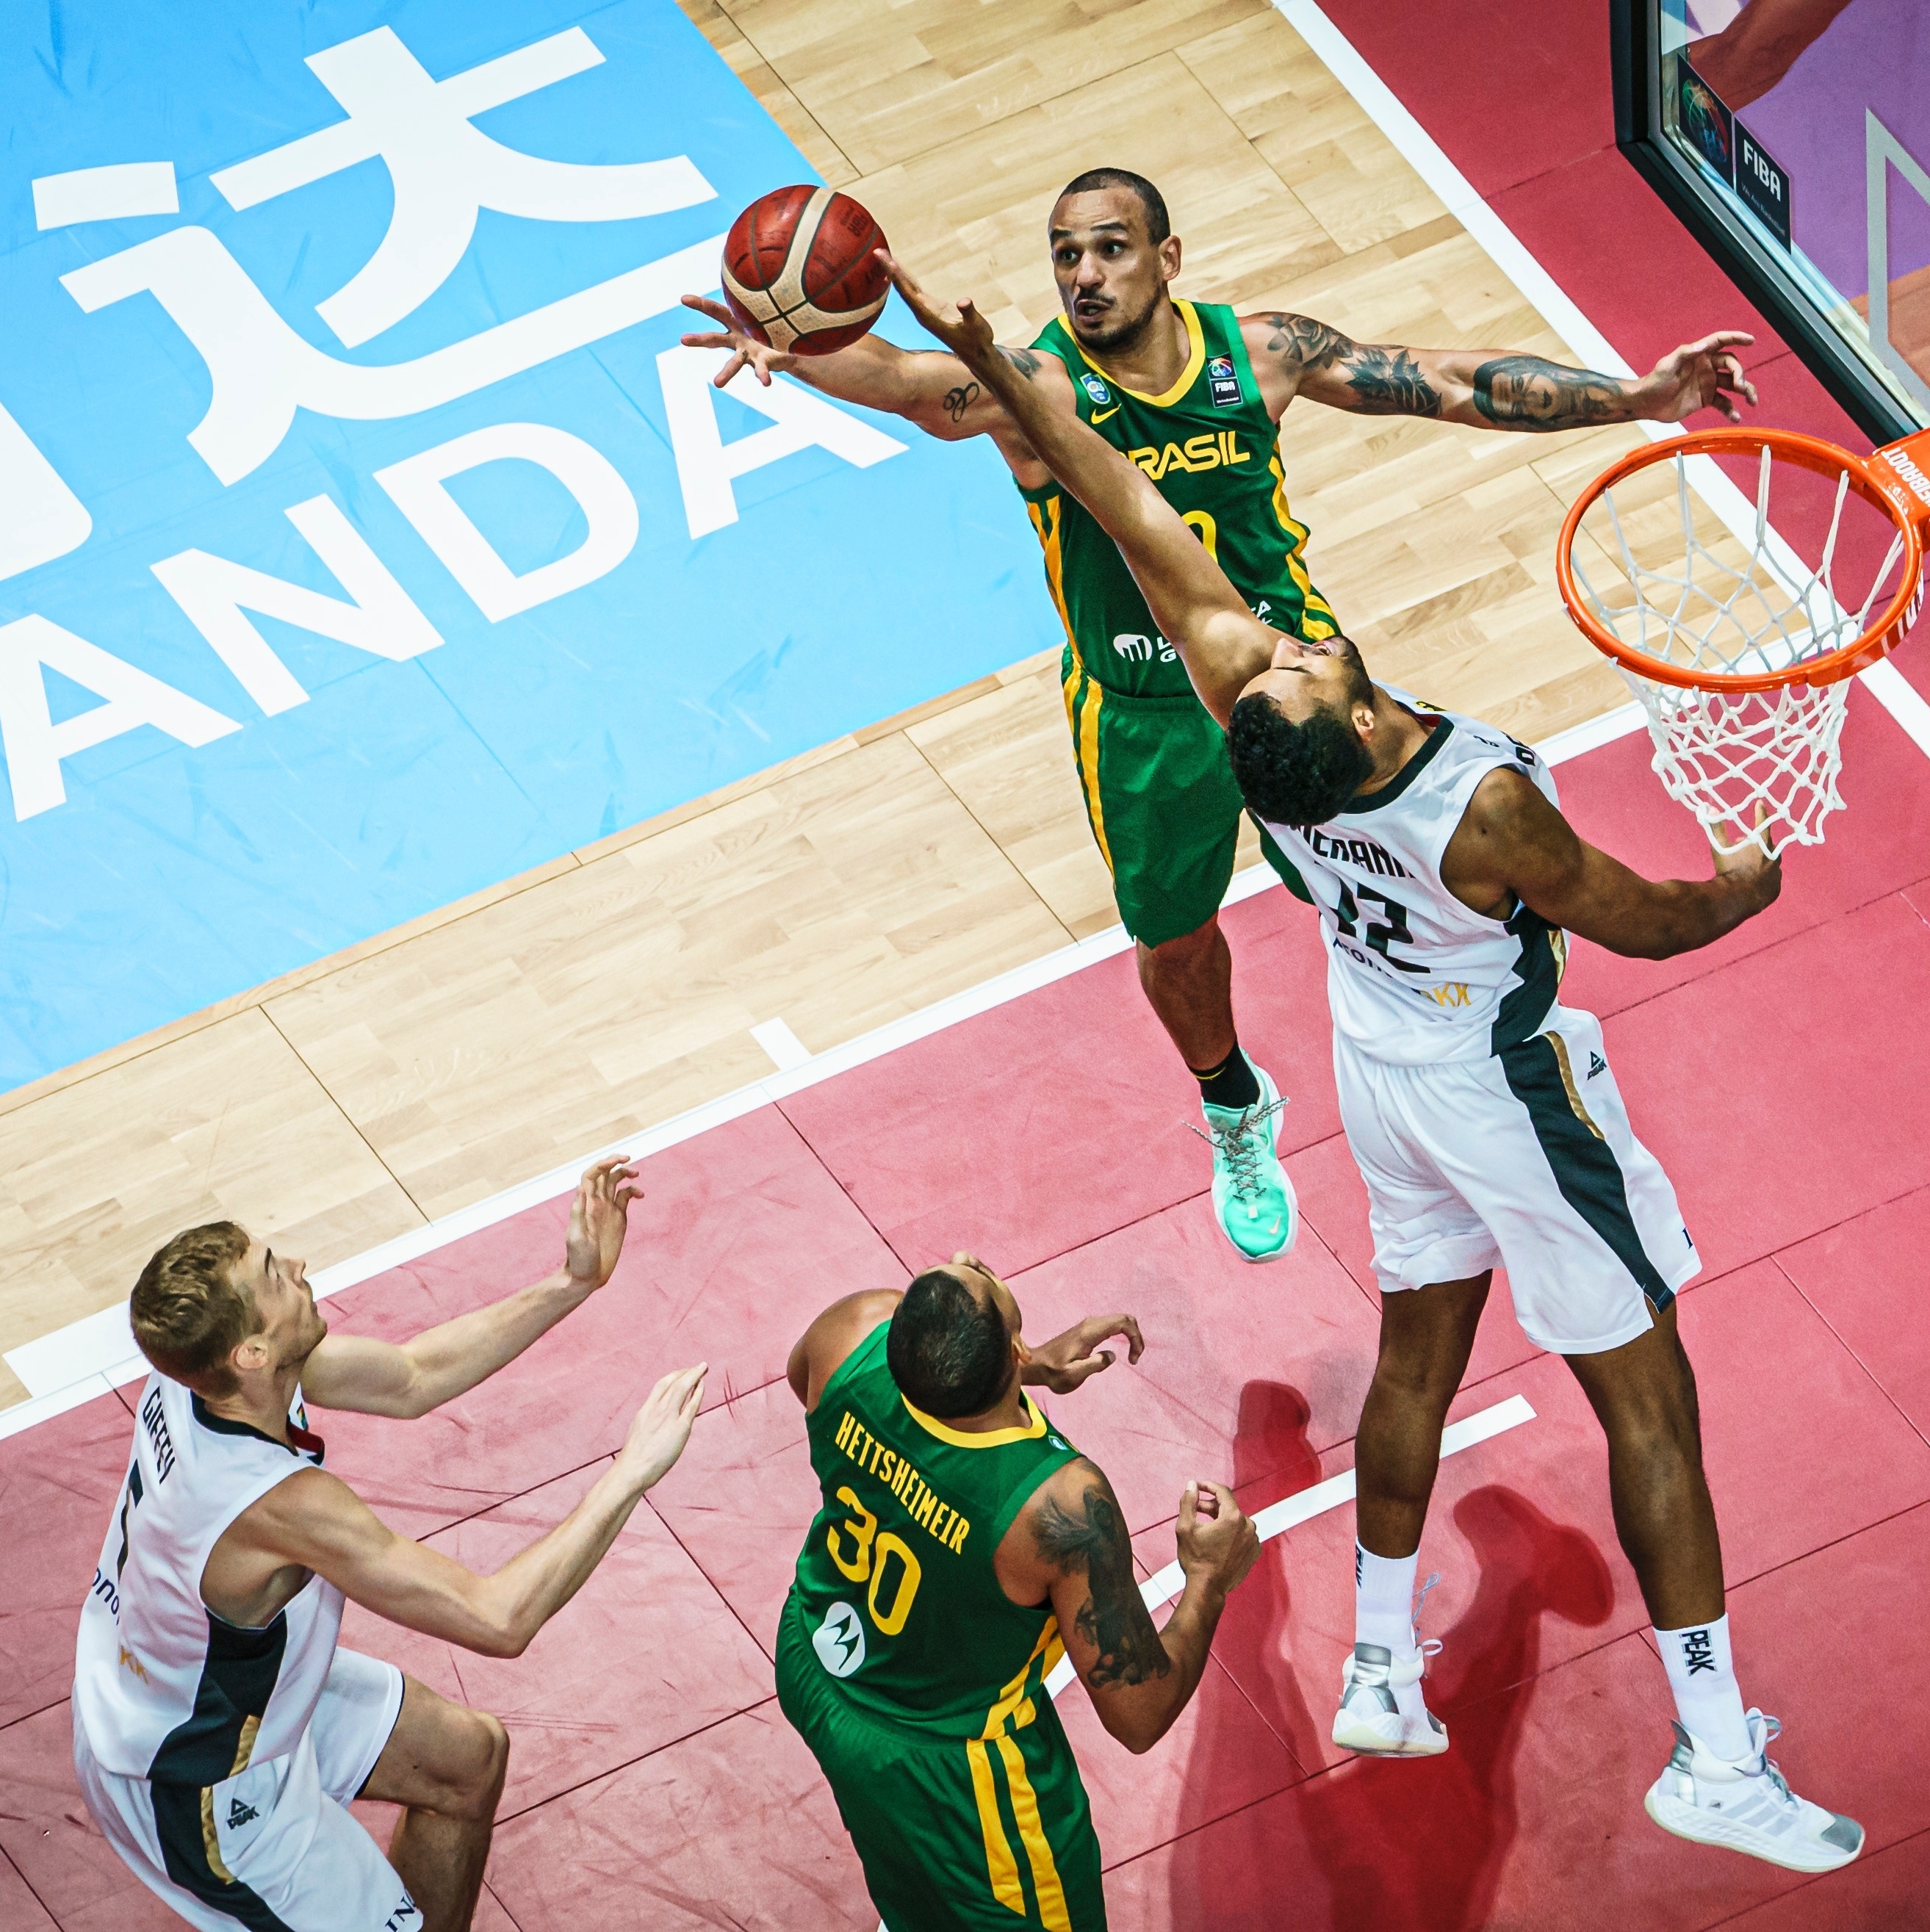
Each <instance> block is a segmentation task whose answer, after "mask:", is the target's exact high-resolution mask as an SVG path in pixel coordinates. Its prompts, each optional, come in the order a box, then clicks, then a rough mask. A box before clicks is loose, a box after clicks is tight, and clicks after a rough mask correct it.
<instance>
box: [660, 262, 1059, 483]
mask: <svg viewBox="0 0 1930 1932" xmlns="http://www.w3.org/2000/svg"><path fill="white" fill-rule="evenodd" d="M683 305H684V307H685V308H693V309H695V310H696V311H697V312H698V314H700V315H704V316H707V317H710V320H712V321H713V322H714V323H718V324H719V327H718V328H716V329H713V330H693V331H692V333H690V334H689V335H686V336H685V337H684V338H683V344H684V346H685V347H686V348H688V349H728V350H729V351H730V352H731V354H730V357H729V359H728V361H726V362H725V363H724V364H723V365H722V367H721V368H719V370H718V371H717V373H716V375H715V376H714V377H713V378H712V379H711V380H712V381H713V383H715V385H716V387H717V388H719V389H722V388H723V387H724V386H725V385H726V384H727V383H729V382H730V381H731V379H732V378H733V377H734V376H735V375H736V374H737V372H738V371H739V370H740V369H748V370H749V371H750V372H751V373H752V375H754V376H755V377H756V378H757V379H758V381H759V382H760V383H764V385H765V386H767V387H768V386H769V385H770V379H771V378H772V377H773V376H775V375H785V376H790V377H794V378H795V379H796V380H797V381H798V382H800V383H806V384H807V385H808V386H809V387H811V388H812V389H818V390H821V392H823V393H824V395H827V396H835V397H836V398H837V399H838V400H839V401H840V402H845V403H856V404H859V405H860V407H863V408H865V409H868V410H882V411H884V413H885V414H887V416H902V417H903V418H904V419H905V421H906V422H913V423H916V424H917V425H918V427H919V428H920V429H922V430H923V431H925V433H926V434H927V435H928V436H934V437H937V438H938V440H940V441H941V443H958V442H962V440H964V439H965V438H966V437H973V436H989V437H991V438H992V441H993V442H994V443H996V444H997V445H998V450H999V453H1000V455H1002V456H1003V457H1004V458H1005V460H1006V461H1007V463H1009V464H1010V466H1011V467H1012V469H1013V472H1014V473H1015V474H1016V475H1018V477H1019V481H1020V482H1022V483H1023V484H1026V485H1027V486H1028V487H1032V486H1034V485H1036V484H1040V483H1043V482H1044V481H1045V480H1046V478H1045V472H1044V470H1043V466H1041V465H1040V463H1039V460H1038V458H1037V457H1036V456H1035V455H1034V454H1033V453H1032V450H1031V446H1030V445H1029V444H1028V443H1027V442H1026V440H1025V435H1024V434H1023V432H1022V431H1021V430H1020V429H1019V426H1018V425H1017V424H1016V423H1015V422H1013V420H1012V419H1011V417H1010V415H1008V414H1007V412H1006V410H1005V408H1004V405H1003V404H1001V402H1000V401H999V400H998V398H997V397H996V396H995V395H993V394H992V392H991V391H990V390H989V389H987V388H986V386H985V385H984V383H982V382H980V381H979V380H977V378H976V377H974V375H973V374H972V372H971V371H970V370H969V369H968V368H966V367H965V365H964V364H963V363H962V362H960V361H959V359H958V358H957V357H956V356H943V355H939V354H938V353H935V352H934V351H932V350H924V351H914V350H908V349H900V348H899V347H898V346H897V344H895V343H891V342H887V341H885V340H884V338H883V337H882V336H881V335H866V336H863V337H860V338H859V340H858V341H856V342H854V343H853V344H851V346H850V347H848V348H846V349H840V350H836V352H835V353H833V354H831V355H829V356H794V355H790V354H787V353H785V352H784V351H783V350H776V349H773V348H771V347H769V346H768V345H767V344H764V343H761V342H760V341H758V340H757V338H755V336H751V335H746V334H745V333H744V332H743V329H740V327H739V326H738V325H737V320H736V318H735V317H734V316H732V314H731V311H729V310H728V308H725V306H724V305H723V304H722V302H713V301H711V300H710V299H709V298H708V297H707V296H685V297H684V299H683ZM1004 353H1005V354H1006V355H1007V356H1009V357H1010V359H1012V361H1013V362H1014V363H1015V364H1016V365H1019V367H1021V368H1025V369H1026V370H1027V371H1028V372H1029V373H1031V374H1033V375H1034V376H1036V377H1037V378H1038V379H1039V380H1040V382H1041V383H1043V385H1044V386H1045V388H1046V389H1047V391H1048V392H1049V393H1050V394H1051V395H1052V397H1053V398H1054V400H1055V401H1057V402H1058V404H1059V406H1060V407H1061V409H1063V410H1064V411H1065V413H1067V415H1069V416H1070V415H1072V414H1074V413H1076V412H1075V410H1074V408H1073V395H1072V379H1071V377H1069V376H1068V375H1067V374H1066V371H1065V365H1064V363H1063V362H1061V361H1060V360H1059V359H1058V357H1057V356H1042V355H1040V354H1038V353H1037V352H1036V351H1034V350H1030V349H1008V350H1006V351H1005V352H1004Z"/></svg>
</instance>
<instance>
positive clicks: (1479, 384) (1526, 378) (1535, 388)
mask: <svg viewBox="0 0 1930 1932" xmlns="http://www.w3.org/2000/svg"><path fill="white" fill-rule="evenodd" d="M1474 406H1475V408H1476V409H1477V410H1479V411H1480V412H1481V414H1482V415H1483V416H1485V417H1486V418H1487V420H1488V421H1489V422H1491V423H1493V425H1495V426H1496V428H1498V429H1525V430H1547V429H1580V428H1583V427H1584V426H1586V425H1588V424H1589V423H1600V422H1620V421H1621V420H1622V418H1623V417H1624V416H1626V415H1627V413H1628V407H1627V404H1625V401H1624V400H1623V397H1622V385H1621V384H1620V383H1618V382H1617V381H1616V380H1615V378H1614V377H1613V376H1598V375H1597V374H1595V371H1593V370H1592V369H1568V368H1563V367H1562V365H1561V364H1560V363H1559V362H1544V361H1543V360H1542V359H1541V357H1540V356H1496V358H1495V359H1494V360H1493V362H1484V363H1483V364H1482V365H1481V367H1480V368H1478V369H1477V370H1476V371H1475V372H1474Z"/></svg>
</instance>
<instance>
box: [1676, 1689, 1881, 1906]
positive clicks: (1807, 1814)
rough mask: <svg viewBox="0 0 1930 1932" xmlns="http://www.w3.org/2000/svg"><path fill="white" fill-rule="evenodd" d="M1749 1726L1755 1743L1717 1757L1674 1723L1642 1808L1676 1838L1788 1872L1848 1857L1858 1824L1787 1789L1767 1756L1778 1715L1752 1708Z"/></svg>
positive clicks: (1857, 1844) (1826, 1866)
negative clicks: (1743, 1753) (1735, 1759)
mask: <svg viewBox="0 0 1930 1932" xmlns="http://www.w3.org/2000/svg"><path fill="white" fill-rule="evenodd" d="M1748 1725H1749V1742H1750V1743H1751V1745H1752V1746H1753V1747H1754V1749H1753V1750H1752V1751H1751V1753H1750V1755H1749V1756H1748V1757H1746V1758H1744V1759H1742V1760H1741V1761H1740V1762H1739V1763H1732V1762H1731V1761H1730V1760H1728V1759H1727V1758H1720V1757H1717V1756H1716V1755H1715V1753H1714V1752H1713V1751H1711V1750H1709V1748H1708V1746H1707V1745H1705V1744H1703V1742H1701V1741H1700V1739H1697V1738H1696V1737H1694V1736H1691V1734H1690V1733H1688V1732H1687V1731H1685V1730H1683V1729H1682V1727H1681V1725H1679V1724H1676V1725H1674V1726H1673V1730H1674V1731H1675V1734H1676V1745H1675V1749H1674V1750H1673V1751H1671V1752H1670V1754H1669V1761H1668V1763H1667V1766H1666V1767H1665V1768H1664V1770H1663V1772H1662V1775H1661V1777H1659V1778H1657V1779H1656V1780H1655V1783H1654V1784H1652V1785H1650V1786H1649V1793H1648V1796H1646V1798H1644V1799H1643V1801H1642V1804H1643V1809H1644V1810H1645V1811H1647V1813H1648V1814H1649V1817H1651V1818H1652V1819H1654V1820H1655V1823H1657V1824H1658V1825H1659V1826H1661V1828H1662V1829H1663V1830H1664V1832H1673V1833H1674V1834H1675V1835H1676V1837H1677V1838H1691V1839H1693V1840H1694V1841H1695V1843H1697V1844H1698V1845H1722V1846H1727V1849H1729V1850H1730V1851H1732V1852H1747V1853H1748V1855H1749V1856H1750V1857H1751V1858H1766V1859H1767V1860H1768V1861H1769V1863H1770V1864H1772V1865H1781V1866H1783V1867H1785V1868H1786V1869H1787V1870H1790V1871H1799V1872H1825V1871H1834V1870H1835V1868H1836V1867H1838V1865H1846V1864H1848V1863H1849V1862H1850V1860H1851V1859H1852V1858H1854V1857H1855V1856H1856V1854H1857V1853H1858V1852H1860V1851H1861V1850H1862V1849H1863V1828H1862V1826H1860V1825H1859V1824H1858V1823H1856V1820H1854V1819H1853V1818H1845V1817H1842V1816H1841V1815H1840V1814H1838V1813H1836V1812H1834V1811H1824V1810H1823V1808H1822V1806H1821V1805H1812V1804H1811V1802H1809V1800H1808V1799H1806V1798H1799V1797H1797V1796H1796V1793H1794V1792H1793V1791H1792V1790H1790V1788H1789V1786H1788V1784H1787V1783H1786V1782H1785V1781H1784V1778H1783V1775H1782V1773H1781V1772H1779V1771H1778V1769H1776V1767H1775V1763H1773V1762H1772V1760H1771V1759H1770V1758H1769V1757H1768V1755H1767V1748H1768V1745H1769V1741H1770V1740H1771V1739H1772V1738H1775V1737H1776V1736H1778V1735H1779V1734H1780V1733H1781V1730H1782V1724H1781V1720H1780V1719H1779V1718H1766V1717H1764V1716H1763V1714H1762V1712H1760V1711H1751V1712H1750V1713H1749V1715H1748Z"/></svg>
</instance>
